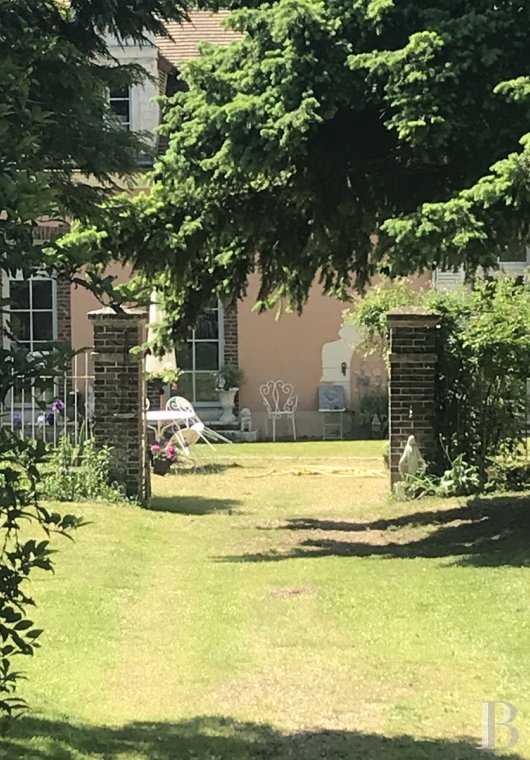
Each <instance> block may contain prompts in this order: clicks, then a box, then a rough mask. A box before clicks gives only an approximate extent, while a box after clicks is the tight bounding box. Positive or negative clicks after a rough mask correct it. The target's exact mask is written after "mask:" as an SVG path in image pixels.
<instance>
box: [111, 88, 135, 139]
mask: <svg viewBox="0 0 530 760" xmlns="http://www.w3.org/2000/svg"><path fill="white" fill-rule="evenodd" d="M110 110H111V111H112V113H113V114H114V116H115V117H116V119H117V120H118V122H119V123H120V124H121V125H122V127H124V128H125V129H130V128H131V91H130V88H129V87H116V88H114V89H112V90H111V91H110Z"/></svg>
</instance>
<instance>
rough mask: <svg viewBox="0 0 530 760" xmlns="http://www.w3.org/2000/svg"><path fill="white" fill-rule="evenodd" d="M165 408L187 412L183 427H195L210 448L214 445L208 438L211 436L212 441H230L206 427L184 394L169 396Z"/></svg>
mask: <svg viewBox="0 0 530 760" xmlns="http://www.w3.org/2000/svg"><path fill="white" fill-rule="evenodd" d="M166 409H168V410H171V411H176V412H187V413H188V414H189V417H188V419H187V421H186V424H185V428H193V427H195V428H196V430H198V431H199V438H202V440H203V441H204V442H205V443H207V444H208V446H209V447H210V448H212V449H213V448H214V447H213V446H212V444H211V443H210V441H209V440H208V438H211V439H212V440H214V441H223V442H224V443H230V441H229V440H228V438H225V437H224V435H221V434H220V433H218V432H217V431H216V430H212V429H211V428H209V427H206V425H205V424H204V423H203V421H202V420H201V419H200V417H199V415H198V414H197V412H196V411H195V409H194V407H193V404H192V403H191V401H188V399H187V398H184V396H171V398H169V399H168V400H167V401H166ZM185 428H184V429H185Z"/></svg>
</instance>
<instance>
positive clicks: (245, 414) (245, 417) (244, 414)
mask: <svg viewBox="0 0 530 760" xmlns="http://www.w3.org/2000/svg"><path fill="white" fill-rule="evenodd" d="M239 425H240V430H241V432H242V433H250V432H251V430H252V412H251V411H250V409H248V407H246V406H245V407H243V409H241V411H240V412H239Z"/></svg>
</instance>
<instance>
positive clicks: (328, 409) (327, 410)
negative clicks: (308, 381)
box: [318, 384, 346, 441]
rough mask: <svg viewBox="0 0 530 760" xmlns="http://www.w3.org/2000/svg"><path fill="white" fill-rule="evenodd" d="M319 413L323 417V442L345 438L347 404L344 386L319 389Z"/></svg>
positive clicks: (321, 387)
mask: <svg viewBox="0 0 530 760" xmlns="http://www.w3.org/2000/svg"><path fill="white" fill-rule="evenodd" d="M318 411H319V413H320V415H321V417H322V440H323V441H327V440H341V441H342V439H343V437H344V412H345V411H346V402H345V396H344V388H343V386H342V385H337V384H334V385H321V386H320V387H319V389H318Z"/></svg>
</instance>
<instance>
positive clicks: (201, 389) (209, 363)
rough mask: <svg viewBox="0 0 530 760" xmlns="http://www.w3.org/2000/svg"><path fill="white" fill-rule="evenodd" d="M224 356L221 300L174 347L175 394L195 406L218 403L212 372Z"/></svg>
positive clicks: (213, 373) (215, 371) (214, 372)
mask: <svg viewBox="0 0 530 760" xmlns="http://www.w3.org/2000/svg"><path fill="white" fill-rule="evenodd" d="M223 358H224V311H223V307H222V306H221V304H218V305H217V306H215V307H213V308H211V309H208V311H207V312H206V313H205V314H204V315H203V316H202V317H201V318H200V320H199V322H198V324H197V327H196V328H195V329H194V330H191V331H190V335H189V338H188V339H187V340H186V341H183V342H182V343H180V344H179V346H178V348H177V365H178V368H179V369H180V370H182V371H183V373H182V375H181V376H180V377H179V379H178V391H177V392H178V395H179V396H184V397H185V398H187V399H188V400H189V401H191V402H192V403H193V404H196V405H198V406H201V405H202V406H217V405H218V404H219V396H218V393H217V391H216V390H215V380H216V378H215V375H216V373H217V371H218V370H219V369H220V368H221V367H222V365H223Z"/></svg>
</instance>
